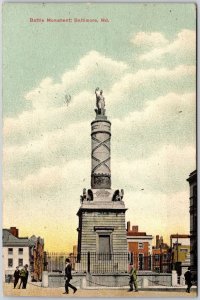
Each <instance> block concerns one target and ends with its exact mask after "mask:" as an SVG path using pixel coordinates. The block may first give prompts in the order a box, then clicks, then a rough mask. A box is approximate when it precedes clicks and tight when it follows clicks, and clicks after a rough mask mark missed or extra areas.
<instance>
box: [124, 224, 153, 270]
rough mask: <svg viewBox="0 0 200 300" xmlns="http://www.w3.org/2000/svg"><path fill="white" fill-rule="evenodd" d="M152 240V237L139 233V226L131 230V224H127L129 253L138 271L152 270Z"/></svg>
mask: <svg viewBox="0 0 200 300" xmlns="http://www.w3.org/2000/svg"><path fill="white" fill-rule="evenodd" d="M152 240H153V236H152V235H148V234H146V232H141V231H139V230H138V226H137V225H134V226H132V228H131V224H130V222H127V242H128V251H129V253H130V254H131V256H132V258H131V259H133V264H134V267H135V268H136V269H137V270H151V266H150V264H151V261H150V256H151V255H152Z"/></svg>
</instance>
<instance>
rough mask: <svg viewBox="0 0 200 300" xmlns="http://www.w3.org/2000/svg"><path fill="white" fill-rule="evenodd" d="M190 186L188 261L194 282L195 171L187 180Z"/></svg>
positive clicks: (195, 269) (195, 276) (195, 268)
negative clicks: (189, 248) (189, 246)
mask: <svg viewBox="0 0 200 300" xmlns="http://www.w3.org/2000/svg"><path fill="white" fill-rule="evenodd" d="M187 181H188V182H189V186H190V209H189V212H190V245H191V252H190V260H191V270H192V273H193V276H194V280H197V261H198V260H197V245H198V244H197V171H196V170H195V171H193V172H192V173H190V175H189V178H188V179H187Z"/></svg>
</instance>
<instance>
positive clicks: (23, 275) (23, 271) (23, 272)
mask: <svg viewBox="0 0 200 300" xmlns="http://www.w3.org/2000/svg"><path fill="white" fill-rule="evenodd" d="M20 278H21V283H20V286H19V289H20V287H21V284H22V289H26V285H27V281H28V265H25V266H24V267H23V268H22V269H21V271H20Z"/></svg>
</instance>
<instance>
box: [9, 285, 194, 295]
mask: <svg viewBox="0 0 200 300" xmlns="http://www.w3.org/2000/svg"><path fill="white" fill-rule="evenodd" d="M3 292H4V296H34V297H36V296H41V297H42V296H43V297H45V296H46V297H49V296H50V297H75V298H78V297H82V298H83V297H94V298H96V297H123V298H124V297H136V298H137V297H161V298H164V297H170V298H171V297H181V298H182V297H196V296H197V293H196V291H191V293H190V294H188V293H186V292H182V291H177V290H176V291H156V290H155V291H139V292H128V291H127V290H125V289H87V290H84V289H81V290H80V289H79V290H78V291H77V292H76V294H73V291H72V290H70V292H69V294H63V292H64V288H63V287H59V288H43V287H39V286H36V285H33V284H31V283H28V285H27V289H26V290H23V289H13V284H11V283H4V285H3Z"/></svg>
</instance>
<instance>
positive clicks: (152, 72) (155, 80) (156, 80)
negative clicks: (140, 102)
mask: <svg viewBox="0 0 200 300" xmlns="http://www.w3.org/2000/svg"><path fill="white" fill-rule="evenodd" d="M195 75H196V68H195V66H188V65H179V66H177V67H175V68H173V69H168V68H160V69H156V68H151V69H141V70H139V71H137V72H136V73H128V74H125V75H124V76H122V78H121V79H120V80H119V81H117V82H116V83H115V84H113V86H112V87H111V89H110V90H109V91H108V93H107V98H108V99H109V102H108V107H109V105H110V104H111V105H112V106H115V105H116V103H118V102H119V101H120V102H121V103H122V104H121V105H125V104H124V100H125V101H126V100H127V99H128V100H129V101H130V100H131V101H137V99H134V92H135V91H136V90H137V89H141V90H142V89H143V88H145V87H146V86H147V85H152V86H155V85H158V86H159V85H163V83H165V82H166V84H167V85H169V82H171V84H173V83H174V82H177V85H179V86H181V80H183V79H184V77H193V78H194V80H195ZM178 83H179V84H178ZM127 94H128V95H129V96H130V95H132V97H131V99H130V97H129V98H128V97H127ZM146 97H147V96H146ZM111 110H112V109H111ZM118 111H119V110H118Z"/></svg>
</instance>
